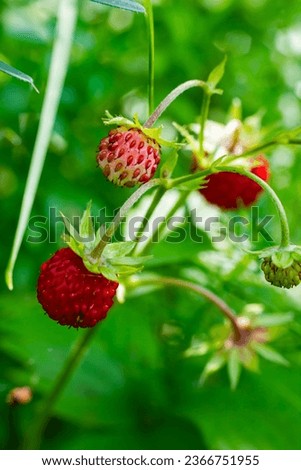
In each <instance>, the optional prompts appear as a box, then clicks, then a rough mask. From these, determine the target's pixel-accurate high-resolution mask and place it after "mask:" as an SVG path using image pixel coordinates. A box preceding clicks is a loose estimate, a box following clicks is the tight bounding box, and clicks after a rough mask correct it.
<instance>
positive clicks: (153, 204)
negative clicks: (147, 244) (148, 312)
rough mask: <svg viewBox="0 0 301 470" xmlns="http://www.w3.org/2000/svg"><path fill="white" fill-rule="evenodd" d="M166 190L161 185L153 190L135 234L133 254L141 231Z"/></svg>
mask: <svg viewBox="0 0 301 470" xmlns="http://www.w3.org/2000/svg"><path fill="white" fill-rule="evenodd" d="M165 192H166V189H165V188H164V187H163V186H160V187H159V188H158V189H157V191H156V192H155V195H154V197H153V200H152V202H151V204H150V206H149V208H148V209H147V212H146V214H145V216H144V218H143V222H142V224H141V226H140V228H139V230H138V233H137V235H136V239H135V240H136V241H137V245H136V246H135V248H134V251H133V254H134V253H135V251H136V248H137V246H138V243H139V240H140V238H141V237H142V235H143V233H144V230H145V227H146V226H147V224H148V222H149V220H150V218H151V216H152V215H153V213H154V211H155V210H156V207H157V205H158V204H159V202H160V201H161V199H162V197H163V196H164V194H165Z"/></svg>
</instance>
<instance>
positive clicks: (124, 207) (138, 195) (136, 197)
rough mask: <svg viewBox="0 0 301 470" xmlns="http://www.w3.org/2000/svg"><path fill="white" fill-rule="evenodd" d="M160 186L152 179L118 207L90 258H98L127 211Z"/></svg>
mask: <svg viewBox="0 0 301 470" xmlns="http://www.w3.org/2000/svg"><path fill="white" fill-rule="evenodd" d="M161 184H162V182H161V180H160V179H159V178H157V179H152V180H150V181H149V182H148V183H145V184H143V185H142V186H140V188H139V189H137V191H135V192H134V193H133V194H132V195H131V196H130V197H129V198H128V199H127V200H126V201H125V203H124V204H123V205H122V206H121V207H120V209H119V211H118V212H117V214H116V216H115V217H114V220H113V221H112V223H111V224H110V225H109V227H108V228H107V230H106V231H105V233H104V235H103V236H102V239H101V241H100V242H99V244H98V245H97V246H96V247H95V248H94V250H93V251H92V253H91V257H92V258H95V259H97V258H99V257H100V255H101V253H102V252H103V249H104V248H105V246H106V245H107V243H108V242H109V241H110V240H111V238H112V237H113V235H114V233H115V232H116V230H117V229H118V227H119V225H120V222H121V221H122V219H123V218H124V217H125V216H126V214H127V213H128V211H129V210H130V209H131V208H132V206H133V205H134V204H135V203H136V202H137V201H138V200H139V199H140V198H141V196H143V194H144V193H146V192H147V191H148V190H149V189H151V188H154V187H156V186H160V185H161Z"/></svg>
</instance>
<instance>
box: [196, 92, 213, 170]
mask: <svg viewBox="0 0 301 470" xmlns="http://www.w3.org/2000/svg"><path fill="white" fill-rule="evenodd" d="M210 101H211V94H210V93H209V92H208V90H207V89H206V88H205V89H204V97H203V102H202V109H201V118H200V134H199V145H200V153H199V156H198V155H196V157H199V159H200V160H201V161H202V159H203V158H204V156H205V150H204V137H205V126H206V122H207V119H208V115H209V108H210ZM201 161H200V162H199V163H201Z"/></svg>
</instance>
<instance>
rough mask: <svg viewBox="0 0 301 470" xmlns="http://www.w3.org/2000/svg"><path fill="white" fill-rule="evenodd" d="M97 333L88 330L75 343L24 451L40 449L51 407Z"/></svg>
mask: <svg viewBox="0 0 301 470" xmlns="http://www.w3.org/2000/svg"><path fill="white" fill-rule="evenodd" d="M96 331H97V327H94V328H89V329H88V330H87V331H85V332H84V333H83V334H82V335H81V336H80V338H79V340H78V341H77V342H76V343H75V345H74V347H73V349H72V350H71V353H70V355H69V357H68V358H67V360H66V362H65V364H64V366H63V368H62V370H61V372H60V373H59V375H58V377H57V379H56V381H55V383H54V386H53V388H52V390H51V392H50V394H49V395H48V397H47V398H46V400H45V401H44V403H43V404H42V406H41V408H40V411H39V414H38V416H37V418H36V421H35V422H34V423H33V426H32V428H31V429H30V430H29V432H28V434H27V436H26V437H25V441H24V449H28V450H29V449H32V450H37V449H39V447H40V443H41V439H42V437H43V433H44V431H45V428H46V426H47V423H48V421H49V418H50V416H51V413H52V410H53V407H54V405H55V403H56V402H57V400H58V399H59V397H60V395H61V394H62V392H63V391H64V388H65V386H66V384H67V383H68V381H69V380H70V378H71V376H72V374H73V372H74V370H75V368H76V366H77V365H78V363H79V362H80V360H81V359H82V358H83V355H84V353H85V352H86V349H87V347H88V344H89V342H90V341H91V339H92V337H93V336H94V334H95V332H96Z"/></svg>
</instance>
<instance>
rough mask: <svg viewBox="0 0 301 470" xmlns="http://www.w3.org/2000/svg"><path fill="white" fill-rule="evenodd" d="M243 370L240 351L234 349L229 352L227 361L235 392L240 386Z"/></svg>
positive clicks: (231, 383)
mask: <svg viewBox="0 0 301 470" xmlns="http://www.w3.org/2000/svg"><path fill="white" fill-rule="evenodd" d="M241 368H242V367H241V361H240V356H239V351H238V349H237V348H233V349H231V350H230V351H229V353H228V360H227V369H228V376H229V380H230V386H231V390H235V389H236V387H237V385H238V382H239V377H240V374H241Z"/></svg>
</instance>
